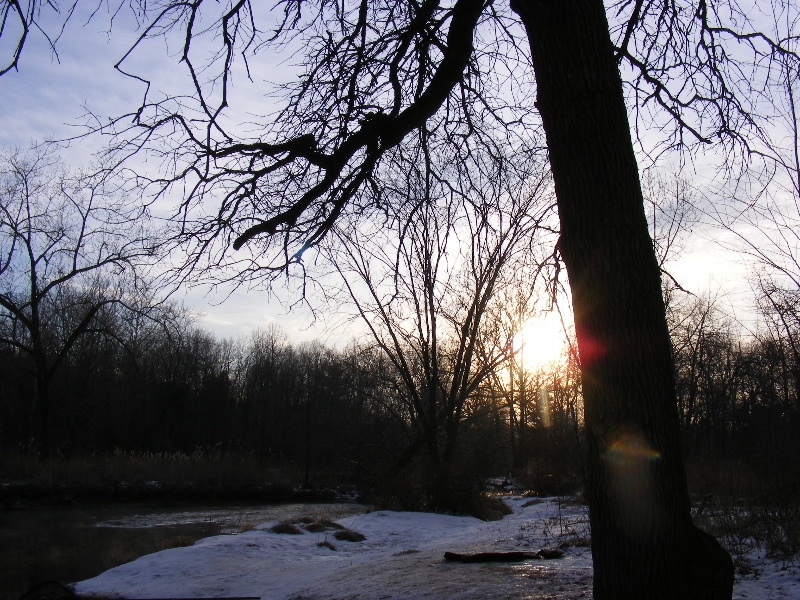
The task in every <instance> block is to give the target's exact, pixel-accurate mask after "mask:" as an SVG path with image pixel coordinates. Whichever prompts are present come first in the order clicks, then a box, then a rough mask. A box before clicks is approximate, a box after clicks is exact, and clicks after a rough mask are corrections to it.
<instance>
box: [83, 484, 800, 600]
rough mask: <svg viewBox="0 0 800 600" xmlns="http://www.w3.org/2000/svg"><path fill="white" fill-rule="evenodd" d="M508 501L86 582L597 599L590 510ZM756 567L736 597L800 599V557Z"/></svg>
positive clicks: (199, 591)
mask: <svg viewBox="0 0 800 600" xmlns="http://www.w3.org/2000/svg"><path fill="white" fill-rule="evenodd" d="M507 502H508V504H509V505H510V506H511V507H512V508H513V509H514V513H513V514H512V515H509V516H508V517H506V518H505V519H503V520H502V521H494V522H483V521H479V520H478V519H474V518H471V517H453V516H447V515H434V514H426V513H408V512H391V511H375V512H370V513H367V514H362V515H356V516H352V517H347V518H345V519H341V520H340V521H339V523H340V524H341V525H344V526H346V527H348V528H350V529H352V530H354V531H358V532H360V533H362V534H364V535H365V536H366V540H365V541H362V542H348V541H339V540H336V539H335V538H334V533H335V532H334V531H333V530H329V531H325V532H320V533H311V532H308V531H305V533H303V534H301V535H289V534H278V533H273V532H271V531H270V528H271V527H272V526H273V525H274V524H275V523H264V524H262V525H260V526H259V527H257V528H256V529H253V530H251V531H247V532H244V533H240V534H238V535H223V536H217V537H211V538H206V539H203V540H200V541H199V542H197V543H196V544H195V545H193V546H190V547H186V548H176V549H173V550H165V551H162V552H158V553H155V554H151V555H148V556H144V557H142V558H139V559H137V560H135V561H133V562H131V563H128V564H126V565H122V566H120V567H117V568H115V569H111V570H110V571H107V572H105V573H103V574H102V575H100V576H98V577H95V578H94V579H89V580H87V581H82V582H80V583H78V584H76V585H75V589H76V592H77V593H78V594H80V595H82V596H86V595H94V594H98V595H104V596H120V597H127V598H170V597H172V598H187V597H206V598H212V597H221V596H227V597H231V596H236V597H257V598H262V599H263V600H267V599H293V600H301V599H333V598H336V599H356V598H358V599H370V600H372V599H390V598H453V599H471V598H476V599H477V598H481V599H483V598H509V599H513V598H527V599H534V598H552V599H555V598H558V599H567V598H591V597H592V592H591V583H592V565H591V553H590V551H589V548H588V547H586V543H587V529H588V528H587V525H586V512H585V508H584V507H581V506H579V505H576V504H574V503H569V502H562V501H559V500H558V499H555V498H550V499H545V500H531V499H527V498H509V499H507ZM298 516H301V515H298ZM323 542H330V543H331V544H332V545H333V546H334V548H335V549H331V548H329V547H326V546H323V545H321V543H323ZM559 546H562V547H564V548H565V554H564V557H563V558H562V559H560V560H546V561H545V560H535V559H531V560H526V561H524V562H521V563H471V564H465V563H454V562H450V561H445V560H444V559H443V555H444V552H445V551H448V550H449V551H455V552H486V551H501V550H525V551H537V550H539V549H541V548H556V547H559ZM751 566H753V567H754V574H751V575H748V576H746V577H739V576H737V582H736V588H735V591H734V598H748V599H757V600H764V599H777V598H795V599H800V565H798V563H797V562H792V563H781V562H775V561H768V560H766V559H764V558H763V557H759V556H753V557H751Z"/></svg>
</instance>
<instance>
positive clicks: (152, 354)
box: [0, 298, 800, 492]
mask: <svg viewBox="0 0 800 600" xmlns="http://www.w3.org/2000/svg"><path fill="white" fill-rule="evenodd" d="M75 306H79V305H78V304H76V305H75ZM671 306H672V310H671V323H672V338H673V342H674V348H675V357H676V375H677V389H678V391H679V395H678V408H679V412H680V417H681V427H682V433H683V438H684V445H685V450H686V454H687V457H688V458H690V464H691V463H692V462H696V461H700V462H707V463H709V464H719V462H720V461H723V460H725V461H736V463H737V464H739V465H746V466H748V467H749V468H750V469H751V470H753V471H758V472H760V473H762V474H770V473H772V474H774V475H782V476H786V474H787V473H789V472H797V471H798V469H800V436H798V433H800V399H798V383H799V379H800V363H798V354H797V352H796V348H797V347H798V343H799V342H800V327H798V326H797V322H796V321H795V322H792V321H791V316H792V315H791V314H788V313H786V312H785V311H784V313H783V314H782V313H780V312H779V311H777V308H776V305H775V303H772V304H764V305H763V309H764V316H765V319H764V326H763V328H762V329H761V332H760V333H759V334H758V335H753V336H751V337H749V338H743V337H742V335H741V334H740V331H739V329H738V328H737V327H735V324H734V322H733V321H732V320H731V319H730V318H729V317H726V315H725V314H724V312H723V311H722V310H721V309H720V308H719V307H718V306H717V305H716V304H715V303H714V302H713V301H710V300H707V299H702V298H692V299H691V300H690V301H683V302H682V303H674V304H671ZM768 309H769V310H768ZM75 310H77V309H75ZM74 318H75V317H74V315H71V314H70V310H69V307H68V306H65V307H61V310H59V311H58V318H57V319H56V318H53V319H50V320H49V321H48V322H49V323H52V326H53V327H55V328H58V327H67V326H68V323H69V321H70V320H71V319H74ZM99 318H100V319H101V320H102V323H103V327H102V328H97V331H94V332H89V333H87V334H85V335H83V336H82V337H81V338H80V339H79V340H78V341H77V342H76V344H75V345H74V347H73V349H72V351H71V352H70V353H69V355H68V356H67V357H66V358H65V360H64V361H63V362H62V363H61V364H60V365H59V367H58V369H57V370H56V371H55V372H54V375H53V379H52V385H51V409H52V418H51V427H50V431H49V434H50V436H51V439H50V440H49V444H50V446H51V447H52V448H53V449H54V453H55V454H56V455H60V456H64V457H70V456H72V455H79V454H84V453H96V454H103V453H111V452H114V451H117V450H123V451H126V452H156V453H158V452H165V453H172V452H183V453H187V454H190V453H193V452H197V451H198V450H200V451H202V452H209V453H222V454H226V455H232V456H238V455H240V456H255V457H257V458H259V459H261V460H263V461H264V463H265V464H267V465H276V466H281V465H293V466H294V467H295V468H296V472H299V473H301V474H302V476H303V477H304V479H305V481H306V483H311V484H318V483H322V482H325V483H333V482H336V483H339V482H348V483H352V484H355V485H360V486H365V487H369V486H371V485H373V484H375V483H376V482H378V481H381V480H383V479H385V477H386V476H387V475H388V474H390V473H392V472H399V470H400V467H401V466H402V465H403V464H404V462H403V461H404V460H405V462H406V463H407V462H408V458H409V457H413V456H414V438H413V436H412V434H411V433H410V432H411V431H412V429H410V428H409V427H408V425H409V419H410V418H411V416H410V415H409V414H406V412H404V411H405V406H406V404H405V402H404V399H403V396H402V394H403V393H405V392H404V387H403V385H402V382H401V381H400V380H399V378H398V376H397V374H396V373H394V370H393V368H392V366H391V364H390V363H389V361H388V360H387V359H386V358H385V356H384V355H383V354H382V353H381V352H380V351H379V350H378V349H377V348H374V347H370V346H368V345H359V344H356V343H351V344H350V345H347V346H345V347H343V348H331V347H327V346H325V345H323V344H321V343H319V342H304V343H301V344H296V343H293V342H292V341H291V340H290V339H289V337H288V336H287V334H286V333H285V332H283V330H282V329H281V328H280V327H279V326H271V327H269V328H267V329H264V330H258V331H256V332H254V333H253V334H252V336H251V337H249V338H247V339H242V340H237V341H232V340H217V339H215V338H214V337H213V336H212V335H210V334H209V333H208V332H206V331H203V330H202V329H200V328H199V327H198V326H197V324H196V322H195V321H194V320H193V318H192V315H191V313H190V312H188V311H187V310H185V309H182V308H180V307H178V306H175V305H164V306H161V307H160V308H159V309H158V311H157V314H156V313H154V312H152V311H151V313H150V314H148V315H143V314H140V313H130V312H127V311H124V310H122V309H120V308H118V307H115V306H113V305H111V306H109V307H106V308H105V309H104V310H103V311H102V312H101V313H100V316H99ZM59 321H65V322H66V323H59ZM45 333H46V335H45V336H43V337H44V338H45V339H51V338H52V339H56V338H57V332H56V331H53V332H45ZM34 369H35V365H34V364H33V361H32V360H31V359H30V357H29V356H28V355H26V354H25V353H24V352H22V351H21V350H19V349H17V348H14V347H12V346H8V345H4V346H0V445H1V447H2V450H3V451H20V450H26V449H34V448H36V447H37V444H36V441H37V440H35V436H36V435H37V432H38V430H37V428H36V424H35V414H34V413H35V403H34V402H32V398H33V397H34V392H35V373H34ZM511 372H512V373H513V376H512V377H509V376H508V375H507V374H503V373H500V372H498V376H496V377H493V378H488V379H487V380H486V381H485V382H484V383H483V384H482V385H481V387H480V388H479V389H478V390H477V391H476V393H475V394H474V395H473V396H472V397H471V399H470V401H469V402H468V403H467V405H466V408H465V413H464V416H463V419H464V427H463V433H462V436H461V438H460V447H459V453H458V454H459V460H458V461H457V464H456V465H455V467H454V468H455V469H456V475H457V476H458V478H459V480H461V481H464V482H465V485H467V484H470V483H474V482H477V481H478V479H480V478H484V477H487V476H489V475H492V474H499V475H505V474H507V473H514V474H515V475H517V476H518V477H520V478H523V479H524V480H526V481H528V482H530V483H531V484H532V485H534V486H538V487H539V488H540V489H541V490H542V491H546V492H554V491H556V492H557V491H566V490H568V489H573V488H575V487H576V486H578V485H580V483H581V480H582V477H583V474H582V471H581V468H582V467H581V465H582V456H583V452H584V451H585V449H584V447H583V441H582V426H583V409H582V398H581V389H580V377H579V368H578V365H577V363H576V360H575V359H574V358H570V359H569V360H567V362H566V364H561V365H558V366H554V367H552V368H550V369H539V370H536V371H523V370H522V369H521V368H519V369H517V370H515V369H514V368H512V369H511ZM409 483H410V482H409V481H408V480H404V481H403V485H409Z"/></svg>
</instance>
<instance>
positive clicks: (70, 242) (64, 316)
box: [0, 150, 153, 457]
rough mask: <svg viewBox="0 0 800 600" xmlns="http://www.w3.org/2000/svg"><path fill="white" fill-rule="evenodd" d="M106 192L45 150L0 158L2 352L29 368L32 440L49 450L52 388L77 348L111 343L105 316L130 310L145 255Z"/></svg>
mask: <svg viewBox="0 0 800 600" xmlns="http://www.w3.org/2000/svg"><path fill="white" fill-rule="evenodd" d="M111 191H112V190H110V189H108V188H107V186H106V183H105V182H102V181H100V182H97V181H93V180H92V179H91V178H90V177H86V176H80V175H77V176H76V175H70V174H68V173H66V172H65V171H64V169H63V166H62V165H61V164H60V162H59V161H58V160H57V158H56V157H55V155H54V154H53V153H52V152H50V151H47V150H37V151H35V152H33V153H31V154H28V155H26V154H23V153H21V152H11V153H5V154H4V155H3V156H2V157H0V217H2V218H1V219H0V281H1V282H2V283H0V343H3V344H7V345H9V346H11V347H13V348H16V349H17V350H19V351H20V352H23V353H25V354H26V355H28V356H29V357H30V359H31V361H32V363H33V366H34V373H35V381H36V402H35V410H34V412H33V414H35V415H37V417H36V421H37V426H36V428H35V436H34V437H35V440H36V442H37V444H38V447H39V449H40V452H41V454H42V455H43V456H45V457H47V456H49V454H50V452H51V450H52V449H51V448H50V413H51V407H50V389H49V386H50V382H51V380H52V378H53V374H54V373H55V371H56V369H58V367H59V365H60V364H61V363H62V362H63V361H64V360H65V358H66V357H67V355H68V354H69V353H70V351H71V350H72V348H73V347H74V345H75V343H76V342H77V341H78V339H79V338H80V337H81V336H83V335H85V334H87V333H91V332H104V333H106V334H108V335H112V336H113V335H115V334H114V331H112V330H111V329H109V328H108V327H106V325H105V324H104V321H103V313H104V311H106V310H108V308H109V306H110V305H114V304H120V305H125V306H130V307H132V306H133V298H132V297H131V296H130V294H129V293H128V290H130V289H132V288H131V287H130V286H136V285H137V283H138V277H139V275H138V274H137V272H136V268H137V266H138V265H140V264H141V262H142V261H143V260H144V259H147V258H149V257H150V256H152V254H153V241H152V240H151V239H150V237H149V235H148V233H147V231H146V230H145V229H144V217H145V216H146V214H145V213H144V211H143V210H142V208H141V207H137V206H136V205H135V204H134V205H132V206H126V204H125V202H124V201H122V200H120V199H119V198H116V197H114V196H113V194H111Z"/></svg>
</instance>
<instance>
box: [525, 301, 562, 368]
mask: <svg viewBox="0 0 800 600" xmlns="http://www.w3.org/2000/svg"><path fill="white" fill-rule="evenodd" d="M514 341H515V345H516V347H517V348H521V349H522V363H523V365H524V368H525V369H538V368H540V367H545V366H547V365H549V364H550V363H554V362H557V361H558V360H560V359H561V355H562V354H563V351H564V347H565V346H566V336H565V334H564V329H563V327H562V326H561V322H560V320H559V318H558V315H557V314H554V313H552V312H550V313H543V314H542V315H540V316H538V317H536V318H533V319H530V320H529V321H527V322H526V323H525V324H524V325H523V326H522V331H520V333H519V334H517V336H516V338H515V340H514Z"/></svg>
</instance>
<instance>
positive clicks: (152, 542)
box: [0, 502, 365, 600]
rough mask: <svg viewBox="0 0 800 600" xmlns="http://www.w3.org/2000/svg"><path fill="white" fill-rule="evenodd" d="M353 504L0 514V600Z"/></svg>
mask: <svg viewBox="0 0 800 600" xmlns="http://www.w3.org/2000/svg"><path fill="white" fill-rule="evenodd" d="M364 510H365V507H363V506H361V505H357V504H353V503H336V504H326V503H316V502H315V503H301V504H278V505H229V506H221V505H219V504H215V505H209V506H198V505H191V506H182V507H179V506H175V505H172V506H165V505H159V504H140V505H125V504H114V505H107V506H99V505H92V506H88V507H63V506H61V507H57V508H35V509H30V510H10V511H0V600H18V599H19V598H20V596H21V595H22V594H23V593H25V592H27V591H28V590H30V589H32V588H33V587H34V586H36V585H38V584H40V583H41V582H43V581H50V580H55V581H61V582H73V581H79V580H82V579H87V578H90V577H94V576H97V575H99V574H100V573H103V572H104V571H107V570H108V569H111V568H113V567H116V566H118V565H121V564H124V563H128V562H130V561H133V560H135V559H137V558H140V557H142V556H145V555H149V554H153V553H155V552H159V551H162V550H167V549H172V548H180V547H185V546H191V545H192V544H194V543H195V542H197V541H198V540H200V539H203V538H207V537H209V536H224V537H230V536H235V535H236V534H239V533H241V532H242V531H246V530H249V529H252V528H253V527H255V526H257V525H258V524H259V523H262V522H264V521H268V520H282V519H285V518H289V517H291V516H294V515H296V514H306V513H320V514H326V515H329V516H330V517H331V518H340V517H342V516H346V515H352V514H355V513H360V512H363V511H364Z"/></svg>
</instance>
